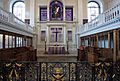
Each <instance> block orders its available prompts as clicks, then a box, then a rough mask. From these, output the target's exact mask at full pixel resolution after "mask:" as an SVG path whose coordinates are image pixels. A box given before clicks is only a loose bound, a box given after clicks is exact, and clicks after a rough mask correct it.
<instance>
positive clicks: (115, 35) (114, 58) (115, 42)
mask: <svg viewBox="0 0 120 81" xmlns="http://www.w3.org/2000/svg"><path fill="white" fill-rule="evenodd" d="M113 39H114V50H113V51H114V52H113V61H114V62H116V60H117V31H116V30H113Z"/></svg>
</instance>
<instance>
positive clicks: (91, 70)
mask: <svg viewBox="0 0 120 81" xmlns="http://www.w3.org/2000/svg"><path fill="white" fill-rule="evenodd" d="M0 81H120V62H117V63H112V62H99V63H88V62H16V61H13V62H0Z"/></svg>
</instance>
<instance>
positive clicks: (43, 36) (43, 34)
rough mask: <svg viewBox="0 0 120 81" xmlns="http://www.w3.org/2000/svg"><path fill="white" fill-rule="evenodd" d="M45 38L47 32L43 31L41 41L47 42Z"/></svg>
mask: <svg viewBox="0 0 120 81" xmlns="http://www.w3.org/2000/svg"><path fill="white" fill-rule="evenodd" d="M45 37H46V32H45V31H41V41H45Z"/></svg>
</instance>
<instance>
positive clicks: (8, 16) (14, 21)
mask: <svg viewBox="0 0 120 81" xmlns="http://www.w3.org/2000/svg"><path fill="white" fill-rule="evenodd" d="M0 23H2V24H4V25H8V26H12V27H14V28H17V29H20V30H23V31H27V32H30V33H33V27H31V26H30V25H28V24H26V23H25V22H23V21H22V20H20V19H19V18H17V17H16V16H15V15H13V14H12V13H10V12H7V11H5V10H4V9H2V8H1V7H0Z"/></svg>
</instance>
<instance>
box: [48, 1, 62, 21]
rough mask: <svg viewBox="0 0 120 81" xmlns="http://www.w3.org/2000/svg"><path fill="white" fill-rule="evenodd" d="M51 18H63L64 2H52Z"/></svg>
mask: <svg viewBox="0 0 120 81" xmlns="http://www.w3.org/2000/svg"><path fill="white" fill-rule="evenodd" d="M50 20H63V3H62V2H61V1H58V0H54V1H52V2H51V3H50Z"/></svg>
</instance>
